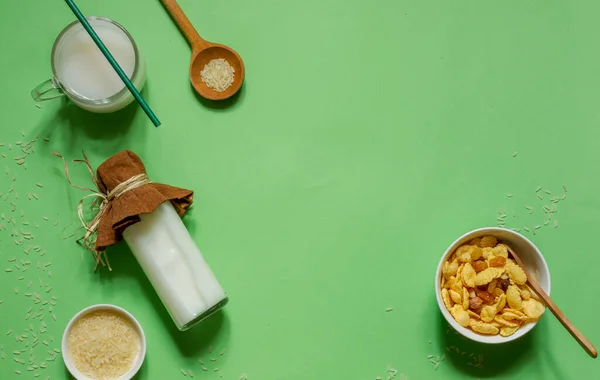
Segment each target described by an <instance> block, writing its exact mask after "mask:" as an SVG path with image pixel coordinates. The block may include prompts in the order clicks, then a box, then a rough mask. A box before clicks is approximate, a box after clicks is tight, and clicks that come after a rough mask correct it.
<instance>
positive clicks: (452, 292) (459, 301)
mask: <svg viewBox="0 0 600 380" xmlns="http://www.w3.org/2000/svg"><path fill="white" fill-rule="evenodd" d="M450 298H451V299H452V301H454V303H457V304H459V305H462V299H461V296H460V293H458V292H457V291H455V290H450Z"/></svg>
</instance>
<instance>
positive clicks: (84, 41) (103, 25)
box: [31, 17, 146, 113]
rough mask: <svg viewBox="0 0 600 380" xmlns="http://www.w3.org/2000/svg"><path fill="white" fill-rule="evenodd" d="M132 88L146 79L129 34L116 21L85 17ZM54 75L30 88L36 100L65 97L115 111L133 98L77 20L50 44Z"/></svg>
mask: <svg viewBox="0 0 600 380" xmlns="http://www.w3.org/2000/svg"><path fill="white" fill-rule="evenodd" d="M87 20H88V22H89V23H90V25H91V26H92V28H94V30H95V31H96V33H97V34H98V36H99V37H100V39H101V40H102V42H103V43H104V45H106V47H107V49H108V50H109V51H110V53H111V54H112V55H113V57H114V58H115V60H116V61H117V62H118V63H119V65H120V66H121V68H122V69H123V71H124V72H125V74H127V76H128V77H129V79H130V80H131V82H132V83H133V85H134V86H135V88H137V89H138V91H141V90H142V88H143V87H144V83H145V81H146V64H145V62H144V58H143V57H142V55H141V53H140V51H139V50H138V47H137V45H136V44H135V42H134V40H133V38H132V37H131V35H130V34H129V33H128V32H127V30H125V28H123V27H122V26H121V25H119V24H118V23H116V22H115V21H112V20H109V19H107V18H104V17H87ZM51 63H52V73H53V77H52V78H51V79H49V80H47V81H45V82H44V83H42V84H40V85H39V86H37V87H36V88H35V89H33V91H31V96H32V97H33V99H34V100H35V101H38V102H39V101H44V100H50V99H55V98H58V97H61V96H67V97H68V98H69V99H70V100H71V101H72V102H73V103H75V104H76V105H77V106H79V107H81V108H83V109H85V110H87V111H91V112H96V113H107V112H114V111H118V110H120V109H122V108H124V107H126V106H127V105H129V104H130V103H131V102H132V101H133V100H134V97H133V95H132V94H131V92H130V91H129V89H128V88H127V87H125V84H124V83H123V81H122V80H121V78H120V77H119V75H118V74H117V72H116V71H115V70H114V69H113V67H112V66H111V65H110V63H109V62H108V60H107V59H106V57H104V55H103V54H102V52H101V51H100V49H99V48H98V46H96V44H95V43H94V41H93V40H92V38H91V37H90V36H89V34H88V33H87V32H86V30H85V29H84V28H83V26H82V25H81V23H80V22H79V21H75V22H73V23H72V24H70V25H69V26H67V27H66V28H65V29H63V31H62V32H61V33H60V34H59V35H58V37H57V38H56V41H55V42H54V46H53V47H52V56H51Z"/></svg>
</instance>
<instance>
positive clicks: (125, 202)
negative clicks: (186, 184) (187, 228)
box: [96, 150, 194, 252]
mask: <svg viewBox="0 0 600 380" xmlns="http://www.w3.org/2000/svg"><path fill="white" fill-rule="evenodd" d="M97 174H98V178H97V181H98V183H97V184H98V188H99V189H98V190H100V191H101V192H103V193H104V194H108V193H109V192H110V191H111V190H113V189H114V188H115V187H116V186H117V185H119V184H120V183H122V182H125V181H127V180H128V179H130V178H131V177H133V176H136V175H138V174H146V168H145V167H144V164H143V163H142V160H141V159H140V157H138V155H136V154H135V153H133V152H132V151H129V150H124V151H122V152H120V153H117V154H115V155H114V156H112V157H110V158H109V159H108V160H106V161H105V162H104V163H102V164H101V165H100V166H99V167H98V170H97ZM193 200H194V192H193V191H191V190H186V189H182V188H179V187H174V186H169V185H163V184H160V183H154V182H151V183H148V184H146V185H143V186H140V187H136V188H134V189H132V190H129V191H126V192H124V193H123V194H122V195H120V196H119V197H116V198H114V199H112V200H111V201H110V202H109V203H108V206H107V209H106V211H105V212H104V215H102V218H101V219H100V223H99V224H98V234H97V236H96V251H98V252H101V251H104V250H106V247H108V246H111V245H114V244H116V243H118V242H119V241H121V240H122V239H123V231H124V230H125V229H126V228H127V227H129V226H130V225H132V224H135V223H137V222H139V221H140V217H139V215H140V214H148V213H151V212H152V211H154V210H155V209H156V208H157V207H158V206H160V205H161V204H162V203H164V202H166V201H171V203H172V204H173V206H174V207H175V210H176V211H177V213H178V214H179V216H183V214H185V212H186V211H187V210H188V208H189V207H190V206H191V205H192V202H193Z"/></svg>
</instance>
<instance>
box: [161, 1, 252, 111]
mask: <svg viewBox="0 0 600 380" xmlns="http://www.w3.org/2000/svg"><path fill="white" fill-rule="evenodd" d="M161 2H162V3H163V5H164V6H165V8H166V9H167V11H168V12H169V14H170V15H171V17H172V18H173V20H174V21H175V23H176V24H177V25H178V26H179V29H181V31H182V32H183V34H184V35H185V38H186V39H187V40H188V42H189V43H190V45H191V47H192V60H191V63H190V81H191V82H192V86H194V89H195V90H196V92H197V93H198V94H200V96H202V97H204V98H206V99H210V100H223V99H227V98H229V97H231V96H232V95H233V94H235V93H236V92H238V90H239V89H240V87H242V82H243V81H244V62H243V61H242V58H241V57H240V55H239V54H238V53H236V52H235V50H233V49H231V48H229V47H227V46H225V45H220V44H213V43H211V42H208V41H206V40H204V39H202V37H200V35H199V34H198V32H197V31H196V29H194V26H193V25H192V23H191V22H190V20H189V19H188V18H187V16H186V15H185V13H183V10H181V8H180V7H179V4H177V1H176V0H161ZM217 58H223V59H225V60H226V61H227V62H229V64H230V65H231V67H233V68H234V70H235V74H234V76H233V83H232V84H231V86H229V87H228V88H227V89H226V90H225V91H223V92H217V91H215V90H213V89H212V88H209V87H208V86H207V85H206V83H204V81H202V78H201V77H200V72H201V71H202V69H204V66H205V65H206V64H207V63H209V62H210V61H211V60H213V59H217Z"/></svg>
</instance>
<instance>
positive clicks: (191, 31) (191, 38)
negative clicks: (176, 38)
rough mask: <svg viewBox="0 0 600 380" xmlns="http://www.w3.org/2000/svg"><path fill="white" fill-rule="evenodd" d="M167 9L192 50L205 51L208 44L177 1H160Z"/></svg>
mask: <svg viewBox="0 0 600 380" xmlns="http://www.w3.org/2000/svg"><path fill="white" fill-rule="evenodd" d="M160 1H161V2H162V3H163V5H164V7H165V8H166V9H167V11H168V12H169V14H170V15H171V17H172V18H173V20H174V21H175V23H176V24H177V26H179V29H181V31H182V32H183V34H184V35H185V38H186V39H187V40H188V42H189V43H190V45H191V46H192V49H194V50H196V49H197V50H203V49H205V48H206V47H207V46H208V43H207V42H206V41H205V40H203V39H202V37H200V35H199V34H198V32H197V31H196V29H195V28H194V26H193V25H192V23H191V22H190V20H189V19H188V18H187V16H186V15H185V13H183V10H182V9H181V7H180V6H179V4H177V1H176V0H160Z"/></svg>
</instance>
